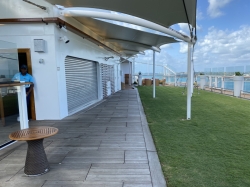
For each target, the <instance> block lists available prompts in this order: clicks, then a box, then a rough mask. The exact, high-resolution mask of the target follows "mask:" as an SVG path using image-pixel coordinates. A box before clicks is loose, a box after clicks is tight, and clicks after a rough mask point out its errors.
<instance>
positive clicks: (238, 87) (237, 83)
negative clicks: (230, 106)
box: [234, 76, 244, 97]
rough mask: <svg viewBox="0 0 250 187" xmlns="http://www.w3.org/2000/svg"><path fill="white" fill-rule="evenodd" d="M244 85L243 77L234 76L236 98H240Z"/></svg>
mask: <svg viewBox="0 0 250 187" xmlns="http://www.w3.org/2000/svg"><path fill="white" fill-rule="evenodd" d="M243 83H244V77H243V76H234V96H235V97H240V93H241V90H242V85H243Z"/></svg>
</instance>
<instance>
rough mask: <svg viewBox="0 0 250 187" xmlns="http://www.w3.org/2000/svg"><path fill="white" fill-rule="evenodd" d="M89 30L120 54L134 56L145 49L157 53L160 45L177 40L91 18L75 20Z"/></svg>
mask: <svg viewBox="0 0 250 187" xmlns="http://www.w3.org/2000/svg"><path fill="white" fill-rule="evenodd" d="M75 19H76V20H77V21H79V22H81V23H82V24H83V25H85V26H86V27H88V28H89V29H90V30H92V31H93V32H95V33H96V34H98V35H99V36H101V37H102V38H103V39H104V40H105V42H111V43H112V44H113V45H114V46H116V47H117V48H118V49H119V50H120V51H119V52H120V53H123V54H127V55H134V54H138V53H140V52H143V51H145V50H147V49H153V50H155V51H158V50H157V48H158V49H159V48H160V46H161V45H164V44H168V43H175V42H178V41H177V40H175V39H173V38H171V37H167V36H162V35H157V34H152V33H148V32H144V31H139V30H135V29H131V28H127V27H123V26H119V25H115V24H111V23H108V22H103V21H99V20H96V19H92V18H83V17H80V18H79V17H77V18H75Z"/></svg>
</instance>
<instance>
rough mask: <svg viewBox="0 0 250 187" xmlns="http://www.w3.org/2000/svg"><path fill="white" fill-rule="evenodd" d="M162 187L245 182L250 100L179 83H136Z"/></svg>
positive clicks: (248, 178) (249, 175) (249, 181)
mask: <svg viewBox="0 0 250 187" xmlns="http://www.w3.org/2000/svg"><path fill="white" fill-rule="evenodd" d="M138 90H139V93H140V97H141V100H142V103H143V107H144V110H145V113H146V116H147V120H148V123H149V127H150V130H151V133H152V136H153V138H154V141H155V145H156V147H157V151H158V155H159V158H160V161H161V165H162V169H163V172H164V175H165V177H166V180H167V183H168V187H181V186H192V187H194V186H197V187H198V186H199V187H201V186H208V187H211V186H216V187H217V186H219V187H221V186H226V187H229V186H233V187H235V186H248V187H249V186H250V158H249V157H250V101H248V100H243V99H238V98H232V97H229V96H225V95H219V94H215V93H211V92H207V91H200V94H197V92H196V91H195V92H194V94H193V97H192V120H190V121H187V120H182V119H185V118H186V95H182V91H183V88H177V87H157V88H156V98H155V99H153V98H152V87H146V86H144V87H138Z"/></svg>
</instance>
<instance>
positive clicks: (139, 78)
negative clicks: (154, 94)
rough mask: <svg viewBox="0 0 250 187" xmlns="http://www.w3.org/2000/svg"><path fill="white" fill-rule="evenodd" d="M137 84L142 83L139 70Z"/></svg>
mask: <svg viewBox="0 0 250 187" xmlns="http://www.w3.org/2000/svg"><path fill="white" fill-rule="evenodd" d="M138 84H139V86H141V85H142V75H141V72H140V71H139V73H138Z"/></svg>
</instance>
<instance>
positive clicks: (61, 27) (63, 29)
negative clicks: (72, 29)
mask: <svg viewBox="0 0 250 187" xmlns="http://www.w3.org/2000/svg"><path fill="white" fill-rule="evenodd" d="M58 27H59V29H61V30H62V31H64V32H68V30H67V27H66V25H62V24H61V23H59V25H58Z"/></svg>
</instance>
